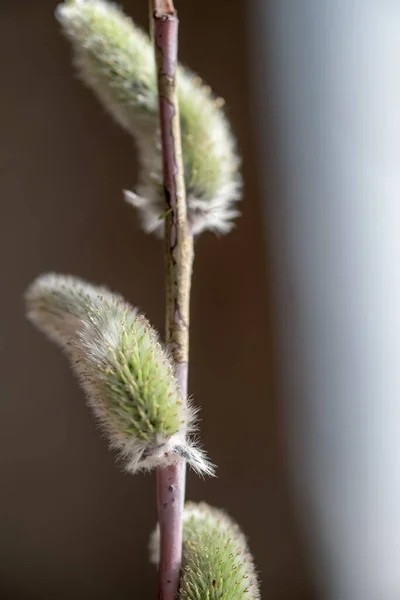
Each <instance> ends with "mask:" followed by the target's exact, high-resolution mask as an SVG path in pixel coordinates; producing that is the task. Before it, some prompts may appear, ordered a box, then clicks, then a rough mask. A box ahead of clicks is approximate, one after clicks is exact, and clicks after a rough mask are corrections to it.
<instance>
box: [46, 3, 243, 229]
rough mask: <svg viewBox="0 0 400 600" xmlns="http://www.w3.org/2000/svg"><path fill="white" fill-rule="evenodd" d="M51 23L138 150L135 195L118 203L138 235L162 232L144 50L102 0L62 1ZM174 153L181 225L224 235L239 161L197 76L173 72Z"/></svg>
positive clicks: (237, 193)
mask: <svg viewBox="0 0 400 600" xmlns="http://www.w3.org/2000/svg"><path fill="white" fill-rule="evenodd" d="M57 17H58V19H59V21H60V22H61V25H62V27H63V30H64V32H65V34H66V35H67V37H68V38H69V40H70V41H71V44H72V47H73V53H74V62H75V65H76V66H77V68H78V71H79V73H80V75H81V77H82V79H83V80H84V82H85V83H86V84H87V85H88V86H89V87H90V88H91V89H92V90H93V92H94V93H95V95H96V96H97V98H98V99H99V100H100V102H101V103H102V104H103V106H104V107H105V108H106V109H107V110H108V112H109V113H110V114H111V115H112V116H113V117H114V118H115V120H116V121H117V122H118V123H119V124H120V125H121V126H122V127H124V128H125V129H126V130H127V131H128V132H129V133H130V134H131V135H133V137H134V139H135V142H136V145H137V148H138V151H139V163H140V164H139V166H140V172H139V182H138V186H137V190H136V191H137V193H133V192H125V197H126V199H127V200H128V202H130V203H131V204H133V205H134V206H135V207H136V208H137V209H138V210H139V212H140V215H141V219H142V223H143V226H144V228H145V230H146V231H155V232H159V233H162V231H163V225H164V223H163V219H160V218H159V217H160V215H162V214H163V213H164V212H165V197H164V188H163V177H162V155H161V141H160V131H159V116H158V95H157V83H156V77H155V60H154V52H153V48H152V44H151V43H150V40H149V38H148V36H147V35H145V34H144V33H143V32H142V31H141V30H140V29H139V28H138V27H136V26H135V25H134V24H133V22H132V21H131V20H130V19H129V18H128V17H126V16H125V15H124V14H123V12H122V11H121V9H120V8H118V7H117V6H116V5H115V4H112V3H108V2H106V1H105V0H70V1H69V2H65V3H64V4H61V5H60V6H59V7H58V9H57ZM177 90H178V100H179V106H180V121H181V133H182V153H183V161H184V177H185V184H186V194H187V204H188V221H189V225H190V227H191V230H192V232H193V234H198V233H200V232H201V231H203V230H205V229H211V230H214V231H218V232H223V233H224V232H227V231H229V230H230V229H231V227H232V224H233V223H232V221H233V219H234V218H235V217H236V216H237V215H238V214H239V213H238V211H237V209H236V207H235V204H236V201H237V200H239V199H240V197H241V187H242V182H241V177H240V175H239V172H238V169H239V164H240V160H239V158H238V156H237V152H236V142H235V140H234V138H233V135H232V133H231V130H230V126H229V123H228V121H227V119H226V117H225V114H224V112H223V109H222V105H223V101H222V100H221V99H220V98H216V97H215V96H213V94H212V93H211V90H210V88H209V87H208V86H206V85H204V84H203V83H202V81H201V80H200V78H199V77H197V76H195V75H194V74H193V73H191V72H190V71H189V70H187V69H185V68H183V67H179V68H178V73H177Z"/></svg>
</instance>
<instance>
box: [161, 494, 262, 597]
mask: <svg viewBox="0 0 400 600" xmlns="http://www.w3.org/2000/svg"><path fill="white" fill-rule="evenodd" d="M159 545H160V541H159V529H158V527H157V529H156V531H155V532H154V533H153V535H152V537H151V540H150V558H151V560H152V562H153V563H155V564H158V562H159ZM182 552H183V554H182V576H181V581H180V592H179V600H200V599H201V600H202V599H203V598H207V599H208V600H221V599H222V598H223V599H224V600H258V599H259V598H260V591H259V586H258V581H257V575H256V571H255V567H254V562H253V558H252V556H251V554H250V552H249V549H248V546H247V541H246V538H245V536H244V535H243V533H242V532H241V531H240V529H239V527H238V525H237V524H236V523H235V522H234V521H233V520H232V519H231V518H230V517H228V515H226V514H225V513H224V512H223V511H221V510H219V509H216V508H212V507H211V506H208V505H207V504H204V503H201V504H194V503H192V502H188V503H187V504H186V506H185V510H184V517H183V546H182Z"/></svg>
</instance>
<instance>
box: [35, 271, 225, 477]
mask: <svg viewBox="0 0 400 600" xmlns="http://www.w3.org/2000/svg"><path fill="white" fill-rule="evenodd" d="M26 302H27V312H28V317H29V318H30V320H31V321H32V322H33V323H34V324H35V325H36V326H37V327H38V328H39V329H40V330H42V331H43V332H44V333H45V334H47V335H48V336H49V337H50V338H51V339H52V340H53V341H55V342H56V343H57V344H58V345H59V346H60V347H61V348H62V349H63V350H64V351H65V352H66V354H67V356H68V357H69V359H70V362H71V365H72V368H73V370H74V372H75V373H76V375H77V377H78V380H79V382H80V383H81V385H82V387H83V388H84V390H85V392H86V394H87V398H88V403H89V405H90V406H91V408H92V409H93V411H94V414H95V416H96V417H97V420H98V421H99V422H100V424H101V425H102V426H103V429H104V430H105V431H106V433H107V434H108V437H109V439H110V441H111V445H112V446H113V447H114V448H116V449H118V451H119V453H120V455H121V456H122V457H123V458H124V460H125V464H126V468H127V470H128V471H130V472H132V473H135V472H137V471H140V470H146V469H147V470H148V469H152V468H154V467H156V466H166V465H169V464H176V463H177V462H178V461H180V460H184V461H186V462H187V463H188V464H189V465H190V466H191V467H192V468H193V469H194V470H195V471H196V472H197V473H199V474H208V475H212V474H213V471H214V469H213V466H212V465H211V464H210V463H209V461H208V460H207V457H206V455H205V453H204V451H203V450H201V449H200V448H198V447H197V445H196V444H195V442H194V441H193V439H191V437H190V436H191V434H192V433H193V431H194V430H195V429H196V426H195V415H196V409H195V408H194V407H193V406H192V405H191V404H190V403H189V402H188V400H187V399H186V398H182V395H181V392H180V389H179V386H178V383H177V380H176V377H175V374H174V369H173V366H172V363H171V360H170V358H169V356H168V354H167V352H166V351H165V350H164V349H163V348H162V346H161V345H160V343H159V340H158V335H157V333H156V331H155V330H154V329H153V328H152V327H151V326H150V324H149V322H148V321H147V320H146V319H145V318H144V317H143V316H142V315H140V314H139V313H138V311H137V310H136V309H135V308H133V307H132V306H130V304H129V303H127V302H125V300H124V299H123V298H121V296H118V295H115V294H113V293H111V292H110V291H109V290H107V289H106V288H104V287H96V286H93V285H90V284H88V283H86V282H84V281H82V280H81V279H78V278H76V277H71V276H62V275H55V274H49V275H43V276H41V277H39V278H38V279H37V280H36V281H35V282H34V283H33V284H32V285H31V286H30V288H29V289H28V291H27V294H26Z"/></svg>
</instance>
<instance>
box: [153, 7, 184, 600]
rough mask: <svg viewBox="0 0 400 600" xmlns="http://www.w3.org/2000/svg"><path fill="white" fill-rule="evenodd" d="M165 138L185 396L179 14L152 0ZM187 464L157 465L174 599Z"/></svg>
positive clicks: (177, 341)
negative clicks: (178, 78)
mask: <svg viewBox="0 0 400 600" xmlns="http://www.w3.org/2000/svg"><path fill="white" fill-rule="evenodd" d="M150 2H151V11H152V17H153V22H152V33H153V38H154V46H155V53H156V64H157V81H158V94H159V110H160V129H161V139H162V154H163V173H164V189H165V197H166V203H167V212H166V217H165V286H166V342H167V344H168V346H169V349H170V351H171V354H172V356H173V358H174V361H175V364H176V368H177V377H178V381H179V385H180V388H181V391H182V396H183V397H184V398H186V396H187V378H188V356H189V299H190V282H191V274H192V258H193V238H192V236H191V234H190V232H189V229H188V226H187V217H186V198H185V185H184V176H183V162H182V148H181V132H180V123H179V106H178V101H177V95H176V68H177V47H178V18H177V15H176V12H175V10H174V6H173V3H172V1H171V0H150ZM184 497H185V465H184V464H183V463H179V464H178V465H174V466H170V467H167V468H159V469H157V507H158V518H159V524H160V568H159V574H160V580H159V590H160V595H159V598H160V600H174V599H175V598H176V595H177V592H178V587H179V576H180V569H181V558H182V516H183V503H184Z"/></svg>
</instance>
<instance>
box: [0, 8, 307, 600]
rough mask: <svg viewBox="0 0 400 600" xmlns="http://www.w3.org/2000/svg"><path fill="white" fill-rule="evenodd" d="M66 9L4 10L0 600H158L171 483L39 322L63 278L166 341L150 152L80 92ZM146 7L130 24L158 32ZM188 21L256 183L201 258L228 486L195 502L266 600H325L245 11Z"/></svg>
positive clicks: (0, 28) (205, 366)
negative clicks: (136, 205) (285, 359)
mask: <svg viewBox="0 0 400 600" xmlns="http://www.w3.org/2000/svg"><path fill="white" fill-rule="evenodd" d="M56 4H57V3H56V2H55V1H53V0H40V2H33V1H28V0H25V1H23V0H12V1H11V0H10V1H7V0H2V2H1V4H0V57H1V58H0V62H1V67H2V80H3V85H2V90H1V99H0V102H1V110H0V124H1V127H0V131H1V144H0V146H1V156H0V160H1V162H0V190H1V235H0V244H1V252H0V257H1V261H2V273H3V277H2V278H3V286H2V295H1V312H2V322H1V361H0V365H1V379H0V382H1V403H0V411H1V429H0V482H1V495H0V530H1V535H0V597H1V598H5V599H8V598H10V599H11V598H20V599H33V598H38V599H47V598H54V599H63V598H71V597H74V598H75V599H76V600H78V599H81V598H82V599H83V598H85V599H86V600H89V599H91V598H93V599H94V598H96V599H98V598H112V599H113V600H120V599H121V600H122V599H128V598H129V599H131V598H139V597H140V598H143V599H147V598H149V599H150V598H154V597H155V588H156V576H155V573H154V570H153V568H152V567H151V566H150V565H149V563H148V559H147V550H146V546H147V540H148V535H149V532H150V531H151V529H152V528H153V526H154V522H155V500H154V478H153V477H152V476H151V475H148V476H138V477H135V478H133V477H130V476H127V475H125V474H123V473H122V472H121V468H120V466H118V467H116V466H115V464H114V460H113V456H112V454H111V453H110V452H109V451H108V449H107V444H106V442H105V440H104V439H102V438H101V437H100V436H99V434H98V431H96V428H95V425H94V423H93V420H92V419H91V416H90V414H89V412H88V410H87V409H86V407H85V404H84V399H83V395H82V393H81V391H80V390H79V389H78V387H77V385H76V383H75V381H74V380H73V377H72V375H71V374H70V371H69V368H68V365H67V362H66V360H65V359H64V357H63V356H62V355H61V354H60V352H59V351H57V350H56V349H55V348H54V347H53V346H52V345H50V344H49V343H48V342H47V340H45V339H44V338H43V336H42V335H41V334H39V333H38V332H37V331H35V330H34V329H33V327H32V326H31V325H30V324H29V323H28V322H27V321H26V320H25V318H24V303H23V293H24V290H25V289H26V287H27V285H28V284H29V283H30V282H31V281H32V279H33V278H35V277H36V276H37V275H38V274H39V273H42V272H45V271H58V272H63V273H72V274H75V275H80V276H82V277H85V278H87V279H88V280H90V281H92V282H94V283H105V284H107V285H108V286H110V287H111V288H113V289H115V290H118V291H120V292H121V293H123V294H124V295H125V296H127V297H128V298H129V299H130V300H131V301H132V302H133V303H134V304H136V305H138V306H140V307H141V308H143V310H145V312H146V313H147V315H148V317H149V318H150V320H151V321H152V322H153V323H154V324H155V325H156V326H157V327H158V328H160V329H162V326H163V307H164V302H163V259H162V245H160V243H159V242H157V241H156V240H155V239H153V238H151V237H147V236H145V235H144V234H143V233H142V232H141V231H140V229H139V227H138V222H137V219H136V215H135V213H134V211H133V209H131V208H130V207H129V206H128V205H126V204H125V203H124V202H123V200H122V193H121V190H122V189H123V188H132V187H133V186H134V184H135V179H136V162H135V153H134V150H133V146H132V143H131V140H130V139H129V137H128V136H127V135H126V134H125V133H124V132H123V131H122V130H120V129H119V128H118V127H117V126H116V125H115V124H114V123H113V122H112V121H111V120H110V118H109V117H108V115H106V114H105V113H104V111H103V109H102V108H101V107H100V106H99V105H98V103H97V102H96V101H95V99H94V98H93V97H92V95H91V93H90V92H89V91H87V90H86V89H84V88H83V86H82V85H81V84H80V82H79V81H78V80H77V78H76V77H75V76H74V73H73V70H72V67H71V64H70V48H69V46H68V44H67V42H66V41H65V40H64V39H63V38H62V37H61V34H60V31H59V27H58V24H57V22H56V21H55V19H54V17H53V13H54V9H55V6H56ZM146 4H147V3H146V2H145V0H142V1H141V2H138V1H137V0H136V1H135V0H130V1H128V0H126V1H125V2H124V3H123V6H124V7H125V8H126V10H127V11H128V12H129V13H130V14H131V15H132V16H133V18H134V19H135V20H136V21H137V22H139V23H141V24H142V25H143V26H146V24H147V6H146ZM177 5H178V8H179V10H180V18H181V37H180V57H181V60H182V62H184V63H187V64H188V65H190V67H191V68H192V69H194V70H195V71H197V72H198V73H199V74H201V76H202V77H203V78H204V79H205V80H206V81H207V82H208V83H209V84H210V85H211V86H212V87H213V88H214V89H215V91H216V92H217V93H218V94H220V95H222V96H223V97H225V98H226V100H227V105H228V109H229V115H230V118H231V121H232V124H233V127H234V130H235V132H236V134H237V137H238V140H239V146H240V150H241V153H242V155H243V162H244V166H243V169H244V177H245V182H246V194H245V198H244V201H243V204H242V210H243V216H242V218H241V219H240V221H239V222H238V227H237V229H236V230H235V231H234V233H233V234H231V235H229V236H227V237H226V238H223V239H220V240H218V239H217V238H216V237H214V236H212V235H204V236H203V237H202V238H201V240H200V241H199V242H198V244H197V254H196V262H195V275H194V282H193V298H192V329H191V361H192V362H191V367H190V386H189V387H190V393H192V394H193V395H194V397H195V399H196V402H197V403H199V404H200V405H201V406H202V412H201V416H202V419H203V422H202V437H203V440H204V444H205V446H206V448H207V450H208V452H209V454H210V456H211V458H212V459H213V460H214V461H215V462H216V463H217V464H218V466H219V469H218V478H217V479H215V480H207V481H202V480H200V479H198V478H196V477H195V476H193V475H192V474H190V475H189V477H188V492H187V495H188V497H189V498H190V499H193V500H205V501H207V502H210V503H212V504H214V505H216V506H221V507H224V508H225V509H226V510H227V511H228V512H229V513H230V514H231V515H232V516H234V517H235V518H236V519H237V520H238V521H239V523H240V524H241V526H242V527H243V529H244V531H245V532H246V534H247V535H248V536H249V540H250V545H251V548H252V550H253V552H254V555H255V559H256V563H257V565H258V567H259V570H260V576H261V579H262V582H263V597H264V598H271V599H275V600H300V599H306V598H311V592H310V589H311V583H310V576H309V569H308V568H307V565H306V559H305V556H304V554H305V551H304V544H303V543H302V541H301V539H300V535H299V528H298V526H297V524H296V519H295V511H294V502H293V499H292V497H291V494H290V486H289V485H288V481H287V479H288V477H287V474H286V468H285V457H284V451H283V442H282V428H281V417H280V408H279V401H278V400H279V398H278V394H277V393H275V387H276V385H275V383H274V377H273V364H274V356H273V351H272V349H273V335H272V332H273V318H272V316H271V293H270V290H269V289H268V285H267V282H268V277H267V273H268V264H267V261H266V259H265V256H266V252H265V243H264V240H263V231H262V223H261V210H262V201H263V199H262V198H261V197H260V193H259V188H258V184H257V181H258V171H259V168H258V169H257V151H256V149H255V148H256V144H255V136H254V131H255V128H256V123H254V121H253V118H252V99H251V98H250V96H249V92H248V78H249V74H248V60H249V59H248V53H247V51H246V35H245V20H246V14H245V9H246V0H225V1H223V0H219V1H218V2H212V3H205V2H204V3H196V5H195V4H194V3H192V2H188V1H187V2H185V1H184V0H181V1H180V2H177ZM252 132H253V133H252Z"/></svg>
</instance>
